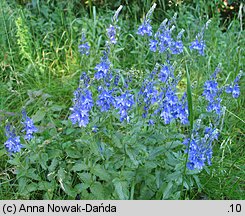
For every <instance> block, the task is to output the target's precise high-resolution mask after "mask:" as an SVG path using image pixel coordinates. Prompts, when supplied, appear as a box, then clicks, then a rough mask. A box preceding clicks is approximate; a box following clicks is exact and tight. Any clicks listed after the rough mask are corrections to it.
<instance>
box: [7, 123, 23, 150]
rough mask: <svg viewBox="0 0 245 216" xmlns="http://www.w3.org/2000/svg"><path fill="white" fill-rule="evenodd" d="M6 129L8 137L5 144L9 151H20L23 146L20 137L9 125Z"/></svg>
mask: <svg viewBox="0 0 245 216" xmlns="http://www.w3.org/2000/svg"><path fill="white" fill-rule="evenodd" d="M5 129H6V130H5V134H6V137H7V138H8V139H7V141H6V142H5V143H4V145H5V147H6V149H7V151H8V152H9V153H10V154H12V153H17V152H20V151H21V148H23V145H22V144H21V143H20V137H19V136H16V134H15V132H14V129H13V130H12V131H11V129H10V126H9V125H7V126H6V128H5Z"/></svg>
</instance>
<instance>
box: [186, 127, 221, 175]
mask: <svg viewBox="0 0 245 216" xmlns="http://www.w3.org/2000/svg"><path fill="white" fill-rule="evenodd" d="M218 136H219V133H218V130H217V129H215V128H213V127H212V125H211V126H210V127H206V128H205V130H204V134H203V136H200V129H198V130H197V129H196V128H194V131H193V133H192V137H191V139H190V138H187V139H185V140H184V142H183V144H184V145H186V147H188V146H189V154H188V163H187V167H188V169H190V170H193V169H198V170H201V169H203V167H204V166H205V163H206V162H207V163H208V165H211V159H212V143H213V141H214V140H217V139H218ZM187 151H188V150H186V152H187Z"/></svg>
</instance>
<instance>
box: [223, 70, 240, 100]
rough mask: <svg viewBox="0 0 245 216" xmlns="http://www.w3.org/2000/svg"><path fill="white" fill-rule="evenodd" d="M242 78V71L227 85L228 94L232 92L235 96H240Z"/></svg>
mask: <svg viewBox="0 0 245 216" xmlns="http://www.w3.org/2000/svg"><path fill="white" fill-rule="evenodd" d="M240 79H241V73H240V74H239V75H238V76H237V77H236V78H235V80H234V82H233V83H231V84H230V85H229V86H227V87H226V89H225V92H226V93H227V94H232V97H233V98H238V97H239V95H240V87H239V85H238V82H239V80H240Z"/></svg>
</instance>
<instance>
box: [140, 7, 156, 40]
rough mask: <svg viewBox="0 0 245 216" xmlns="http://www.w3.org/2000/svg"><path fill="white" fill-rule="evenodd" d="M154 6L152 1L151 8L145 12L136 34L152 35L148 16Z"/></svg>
mask: <svg viewBox="0 0 245 216" xmlns="http://www.w3.org/2000/svg"><path fill="white" fill-rule="evenodd" d="M155 8H156V4H155V3H154V4H153V5H152V7H151V9H150V10H149V11H148V13H147V14H146V17H145V19H144V21H143V23H142V25H140V26H139V28H138V32H137V34H139V35H141V36H144V35H148V36H152V27H151V24H150V22H151V19H150V16H151V15H152V13H153V11H154V10H155Z"/></svg>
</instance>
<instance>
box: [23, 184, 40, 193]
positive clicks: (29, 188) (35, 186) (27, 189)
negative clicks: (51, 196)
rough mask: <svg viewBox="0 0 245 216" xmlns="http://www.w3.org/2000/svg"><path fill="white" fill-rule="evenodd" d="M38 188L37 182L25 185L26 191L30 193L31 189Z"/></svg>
mask: <svg viewBox="0 0 245 216" xmlns="http://www.w3.org/2000/svg"><path fill="white" fill-rule="evenodd" d="M37 189H38V184H37V183H33V182H32V183H30V184H28V185H27V186H26V191H27V192H28V193H31V192H33V191H36V190H37Z"/></svg>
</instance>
